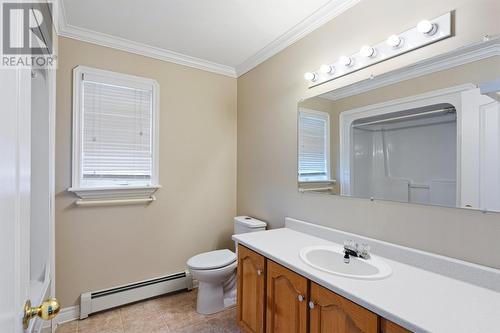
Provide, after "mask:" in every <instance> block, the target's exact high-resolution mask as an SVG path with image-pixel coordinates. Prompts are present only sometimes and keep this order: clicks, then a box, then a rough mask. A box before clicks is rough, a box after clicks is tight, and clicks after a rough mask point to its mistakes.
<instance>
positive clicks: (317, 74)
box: [304, 12, 452, 88]
mask: <svg viewBox="0 0 500 333" xmlns="http://www.w3.org/2000/svg"><path fill="white" fill-rule="evenodd" d="M451 35H452V29H451V12H448V13H446V14H444V15H441V16H439V17H436V18H434V19H432V20H423V21H420V22H419V23H418V24H417V25H416V26H414V27H413V28H411V29H408V30H406V31H404V32H402V33H399V34H394V35H391V36H389V38H387V40H384V41H383V42H380V43H378V44H375V45H364V46H362V47H361V50H360V51H359V52H358V53H355V54H352V55H350V56H342V57H340V58H339V59H338V60H337V61H335V62H333V63H330V64H323V65H321V68H319V69H318V70H316V71H314V72H308V73H306V75H305V76H304V77H305V78H306V80H307V81H308V82H309V88H312V87H315V86H318V85H320V84H323V83H325V82H328V81H331V80H334V79H337V78H339V77H342V76H344V75H347V74H350V73H353V72H355V71H358V70H360V69H363V68H366V67H369V66H372V65H375V64H377V63H379V62H382V61H385V60H388V59H391V58H394V57H396V56H398V55H400V54H403V53H406V52H409V51H412V50H415V49H418V48H421V47H423V46H426V45H429V44H432V43H435V42H437V41H440V40H443V39H445V38H448V37H451ZM327 69H330V70H328V71H327Z"/></svg>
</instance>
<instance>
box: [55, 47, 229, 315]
mask: <svg viewBox="0 0 500 333" xmlns="http://www.w3.org/2000/svg"><path fill="white" fill-rule="evenodd" d="M77 65H86V66H91V67H96V68H101V69H106V70H112V71H116V72H121V73H127V74H133V75H139V76H145V77H149V78H153V79H155V80H157V81H158V83H159V84H160V90H161V95H160V103H161V111H160V183H161V185H162V186H163V188H162V189H160V190H159V191H158V192H157V194H156V196H157V199H158V200H157V201H156V202H154V203H152V204H151V205H149V206H114V207H93V208H91V207H87V208H83V207H75V205H74V202H75V196H74V195H73V194H70V193H68V192H67V191H66V190H67V188H69V187H70V186H71V183H70V182H71V126H72V125H71V124H72V123H71V113H72V112H71V87H72V69H73V68H74V67H76V66H77ZM55 205H56V249H57V252H56V273H57V276H56V280H57V297H58V298H59V299H60V301H61V303H62V305H63V306H70V305H73V304H75V303H76V302H77V301H78V296H79V295H80V293H82V292H85V291H92V290H96V289H102V288H107V287H112V286H116V285H119V284H124V283H129V282H134V281H138V280H141V279H147V278H152V277H157V276H161V275H164V274H168V273H173V272H178V271H182V270H184V269H185V263H186V260H187V259H188V258H189V257H190V256H192V255H194V254H196V253H199V252H202V251H207V250H213V249H216V248H222V247H227V246H231V241H230V235H231V233H232V228H233V224H232V218H233V217H234V216H235V213H236V80H235V79H231V78H228V77H224V76H221V75H216V74H212V73H208V72H204V71H200V70H196V69H191V68H187V67H183V66H179V65H175V64H171V63H167V62H163V61H158V60H154V59H150V58H146V57H142V56H138V55H134V54H130V53H126V52H121V51H117V50H112V49H109V48H105V47H101V46H97V45H92V44H87V43H83V42H78V41H75V40H72V39H66V38H60V39H59V69H58V71H57V131H56V202H55Z"/></svg>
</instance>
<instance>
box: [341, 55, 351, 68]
mask: <svg viewBox="0 0 500 333" xmlns="http://www.w3.org/2000/svg"><path fill="white" fill-rule="evenodd" d="M339 62H340V63H341V64H342V65H344V66H346V67H349V66H352V58H351V57H347V56H342V57H340V58H339Z"/></svg>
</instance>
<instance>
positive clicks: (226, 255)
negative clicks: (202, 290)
mask: <svg viewBox="0 0 500 333" xmlns="http://www.w3.org/2000/svg"><path fill="white" fill-rule="evenodd" d="M235 261H236V254H235V253H234V252H232V251H229V250H227V249H224V250H216V251H211V252H205V253H201V254H198V255H195V256H194V257H191V258H189V260H188V261H187V265H188V267H189V268H191V269H199V270H202V269H216V268H221V267H225V266H228V265H230V264H232V263H233V262H235Z"/></svg>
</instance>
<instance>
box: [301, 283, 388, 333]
mask: <svg viewBox="0 0 500 333" xmlns="http://www.w3.org/2000/svg"><path fill="white" fill-rule="evenodd" d="M309 308H310V311H309V318H310V322H309V332H310V333H324V332H338V333H378V316H377V315H376V314H375V313H373V312H371V311H368V310H366V309H365V308H363V307H361V306H359V305H357V304H356V303H353V302H351V301H349V300H348V299H346V298H344V297H342V296H339V295H337V294H336V293H334V292H332V291H330V290H328V289H326V288H324V287H322V286H320V285H318V284H316V283H314V282H311V296H310V301H309Z"/></svg>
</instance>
